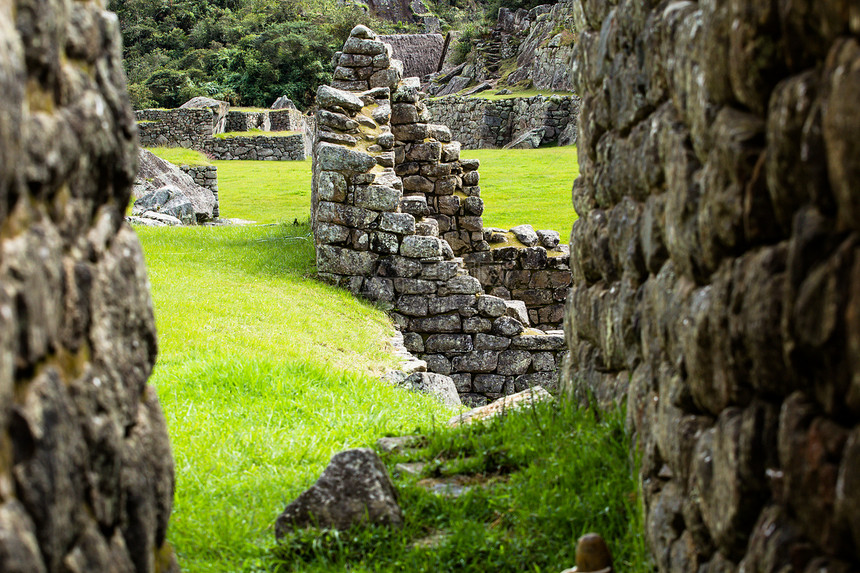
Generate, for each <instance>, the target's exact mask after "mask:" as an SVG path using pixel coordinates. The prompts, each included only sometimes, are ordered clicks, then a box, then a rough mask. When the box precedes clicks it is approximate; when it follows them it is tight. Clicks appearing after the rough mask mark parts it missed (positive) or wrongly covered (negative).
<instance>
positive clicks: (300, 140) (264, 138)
mask: <svg viewBox="0 0 860 573" xmlns="http://www.w3.org/2000/svg"><path fill="white" fill-rule="evenodd" d="M202 151H203V152H204V153H206V154H207V155H209V156H210V157H211V158H212V159H216V160H217V159H228V160H229V159H244V160H250V161H303V160H304V159H305V158H306V155H305V142H304V136H303V135H302V134H300V133H297V134H295V135H286V136H268V135H253V136H250V137H245V136H238V137H225V138H223V139H222V138H220V137H213V138H211V139H209V140H208V141H206V142H205V143H204V144H203V149H202Z"/></svg>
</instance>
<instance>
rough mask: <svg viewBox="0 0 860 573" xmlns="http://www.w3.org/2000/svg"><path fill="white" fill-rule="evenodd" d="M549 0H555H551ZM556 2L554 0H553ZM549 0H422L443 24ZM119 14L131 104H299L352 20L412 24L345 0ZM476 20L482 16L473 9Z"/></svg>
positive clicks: (190, 1)
mask: <svg viewBox="0 0 860 573" xmlns="http://www.w3.org/2000/svg"><path fill="white" fill-rule="evenodd" d="M549 1H550V2H552V0H549ZM556 1H557V0H556ZM546 2H547V0H440V1H437V2H426V4H427V6H428V8H429V9H430V10H431V11H432V12H434V13H436V14H437V15H439V16H440V18H441V21H442V25H443V27H444V28H445V29H448V28H461V27H462V26H463V25H465V23H466V22H469V21H475V19H476V18H474V16H475V15H477V14H479V13H484V14H486V15H487V16H488V17H490V18H492V19H495V16H496V14H497V13H498V8H499V7H500V6H504V7H507V8H512V9H516V8H521V7H525V8H530V7H532V6H533V5H537V4H538V3H546ZM110 8H111V10H114V11H115V12H116V13H117V15H118V16H119V20H120V26H121V29H122V36H123V44H124V48H123V57H124V61H125V68H126V74H127V75H128V84H129V86H128V89H129V94H130V96H131V101H132V105H133V106H134V107H135V109H142V108H146V107H176V106H179V105H181V104H182V103H184V102H185V101H187V100H189V99H191V98H192V97H194V96H199V95H205V96H209V97H214V98H217V99H221V100H225V101H228V102H230V103H231V104H233V105H242V106H262V107H268V106H269V105H270V104H271V103H272V102H273V101H274V100H275V99H277V98H278V97H280V96H282V95H286V96H288V97H289V98H290V99H292V100H293V101H294V102H296V104H297V105H298V106H299V107H302V108H306V107H307V106H309V105H310V103H311V101H312V100H313V94H314V92H315V91H316V88H317V86H319V85H320V84H321V83H326V82H329V81H330V80H331V74H332V72H333V68H332V62H331V60H332V56H333V55H334V53H335V52H336V51H337V50H338V49H340V47H341V46H342V45H343V42H344V41H345V40H346V38H347V37H348V36H349V31H350V30H351V29H352V28H353V26H355V25H356V24H365V25H368V26H370V27H372V28H373V29H374V30H376V31H377V32H380V33H402V32H410V31H411V32H414V31H417V29H416V27H415V26H414V25H406V24H402V23H392V22H384V21H380V20H377V19H375V18H374V17H373V16H371V15H370V14H369V13H368V12H367V9H366V7H365V6H363V5H361V4H356V3H350V2H343V1H342V0H111V1H110ZM477 20H480V18H477Z"/></svg>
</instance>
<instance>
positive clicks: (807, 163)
mask: <svg viewBox="0 0 860 573" xmlns="http://www.w3.org/2000/svg"><path fill="white" fill-rule="evenodd" d="M576 27H577V29H578V30H579V41H578V48H577V49H578V56H577V58H576V62H577V64H576V76H577V79H576V81H577V84H578V93H580V95H581V96H582V109H581V114H580V123H579V126H580V137H579V144H580V148H579V160H580V173H581V175H580V177H579V178H578V179H577V181H576V183H575V184H574V190H573V200H574V205H575V208H576V211H577V212H578V213H579V220H578V221H577V222H576V223H575V224H574V226H573V233H572V237H571V250H572V253H571V268H572V273H573V288H572V291H571V295H570V298H569V308H568V311H567V315H566V328H565V332H566V335H567V338H568V344H569V346H570V349H571V358H572V361H571V364H570V368H569V370H566V371H565V380H566V384H567V385H569V386H570V388H571V390H572V391H574V392H576V393H578V394H579V395H580V396H583V397H584V396H585V395H586V394H588V391H591V392H593V393H594V394H596V396H597V398H598V401H600V402H610V403H611V402H612V401H613V400H617V401H626V402H627V413H628V417H629V427H630V429H631V431H633V432H635V436H636V440H637V443H638V450H639V454H640V455H641V470H640V472H641V475H640V477H641V483H642V495H643V501H644V505H645V522H646V527H647V538H648V541H649V543H650V546H651V549H652V551H653V553H654V556H655V560H656V563H657V565H658V567H659V570H660V571H673V572H689V571H699V572H703V573H704V572H714V571H720V572H724V571H725V572H736V571H798V572H812V571H840V572H843V571H844V572H847V571H857V570H860V518H858V516H860V480H858V476H860V398H858V397H860V358H858V357H860V312H858V309H860V192H858V183H857V182H858V177H860V110H858V107H857V101H858V96H860V8H858V4H857V3H856V2H849V1H845V0H820V1H817V2H800V3H797V2H788V1H777V2H752V1H746V0H734V1H731V2H716V1H711V0H702V1H700V2H676V3H672V4H669V5H666V4H665V3H663V4H659V5H656V4H653V3H641V2H620V3H618V2H608V1H607V2H602V1H583V2H581V3H580V5H579V21H578V22H577V26H576Z"/></svg>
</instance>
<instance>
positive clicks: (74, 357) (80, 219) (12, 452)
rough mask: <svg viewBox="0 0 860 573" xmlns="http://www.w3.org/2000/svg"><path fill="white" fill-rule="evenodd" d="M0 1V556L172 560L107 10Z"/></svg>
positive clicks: (146, 565)
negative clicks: (128, 216) (128, 222)
mask: <svg viewBox="0 0 860 573" xmlns="http://www.w3.org/2000/svg"><path fill="white" fill-rule="evenodd" d="M100 6H101V4H98V3H85V2H73V3H63V2H57V1H54V0H34V1H29V2H28V1H24V2H17V3H15V4H14V5H13V3H10V2H0V93H2V94H3V96H2V101H0V157H2V160H0V224H1V225H2V229H3V232H2V234H0V571H4V572H10V573H12V572H22V573H23V572H27V573H32V572H37V573H39V572H50V573H53V572H58V573H59V572H83V571H118V572H123V573H126V572H127V573H133V572H139V573H143V572H153V571H156V572H164V571H173V570H176V561H175V558H174V557H173V554H172V550H171V549H170V546H169V545H168V544H167V543H166V542H165V536H166V533H167V524H168V518H169V517H170V512H171V506H172V503H173V486H174V481H173V461H172V457H171V453H170V443H169V440H168V436H167V429H166V425H165V420H164V417H163V415H162V412H161V409H160V406H159V404H158V399H157V397H156V394H155V390H154V389H153V388H152V387H150V386H148V385H147V379H148V377H149V374H150V372H151V371H152V367H153V363H154V361H155V354H156V339H155V321H154V319H153V312H152V302H151V300H150V295H149V284H148V281H147V278H146V272H145V269H144V261H143V255H142V252H141V249H140V245H139V244H138V241H137V238H136V237H135V235H134V233H133V232H132V231H131V229H130V228H129V227H128V226H127V225H125V223H124V222H123V214H124V212H125V208H126V205H127V204H128V200H129V196H130V192H131V185H132V180H133V178H134V174H135V170H136V163H137V142H136V140H135V124H134V117H133V115H132V111H131V108H130V106H129V103H128V98H127V96H126V93H125V77H124V74H123V68H122V60H121V50H120V35H119V27H118V23H117V19H116V17H115V16H114V15H113V14H111V13H109V12H106V11H104V10H103V9H102V8H100Z"/></svg>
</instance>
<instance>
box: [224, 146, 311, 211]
mask: <svg viewBox="0 0 860 573" xmlns="http://www.w3.org/2000/svg"><path fill="white" fill-rule="evenodd" d="M213 163H214V164H215V165H217V166H218V203H219V209H220V211H221V216H222V217H228V218H239V219H249V220H252V221H257V222H260V223H277V222H286V223H292V222H293V221H295V220H298V221H306V220H307V219H308V218H309V217H310V212H311V161H310V159H308V160H306V161H213Z"/></svg>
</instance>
